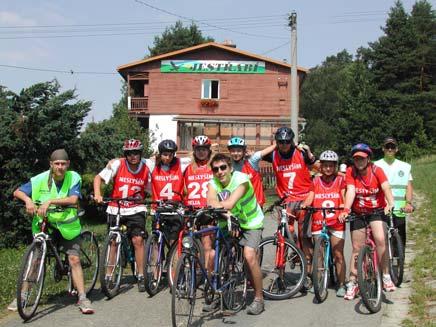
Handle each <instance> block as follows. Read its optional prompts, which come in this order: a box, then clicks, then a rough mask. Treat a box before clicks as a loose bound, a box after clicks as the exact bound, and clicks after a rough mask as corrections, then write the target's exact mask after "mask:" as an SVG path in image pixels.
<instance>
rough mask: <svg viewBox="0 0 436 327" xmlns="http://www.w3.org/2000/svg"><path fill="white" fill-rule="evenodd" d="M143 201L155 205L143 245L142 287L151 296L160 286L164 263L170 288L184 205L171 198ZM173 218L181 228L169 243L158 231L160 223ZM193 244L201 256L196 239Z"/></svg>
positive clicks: (177, 252) (162, 233)
mask: <svg viewBox="0 0 436 327" xmlns="http://www.w3.org/2000/svg"><path fill="white" fill-rule="evenodd" d="M147 203H149V204H155V205H157V207H156V209H155V214H154V221H153V230H152V232H151V234H150V235H149V237H148V239H147V242H146V245H145V263H144V266H145V269H144V281H145V289H146V291H147V293H148V294H149V295H150V296H154V295H155V294H156V293H157V292H158V291H159V289H160V287H161V281H162V273H163V269H164V267H165V266H166V267H167V277H168V284H169V287H170V288H171V287H172V282H173V278H174V269H175V266H176V264H177V260H178V258H179V256H180V254H181V238H183V234H184V232H185V230H186V227H185V226H184V225H185V224H184V223H183V222H184V217H185V210H187V208H186V207H185V206H184V205H183V204H182V203H180V202H174V201H171V200H161V201H150V202H147ZM174 221H177V222H179V223H180V225H181V229H180V231H179V232H178V241H175V242H173V243H172V244H171V242H170V240H168V239H167V236H165V233H164V232H163V231H162V227H163V225H165V224H168V223H169V224H171V223H172V222H174ZM182 224H183V225H182ZM194 245H195V247H196V249H197V251H199V252H200V253H201V254H200V257H201V258H204V251H203V247H202V246H201V242H200V241H199V240H198V239H196V240H195V243H194ZM203 260H204V259H203Z"/></svg>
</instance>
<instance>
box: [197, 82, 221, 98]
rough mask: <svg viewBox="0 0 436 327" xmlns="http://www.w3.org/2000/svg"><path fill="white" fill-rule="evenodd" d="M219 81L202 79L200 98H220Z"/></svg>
mask: <svg viewBox="0 0 436 327" xmlns="http://www.w3.org/2000/svg"><path fill="white" fill-rule="evenodd" d="M219 90H220V81H218V80H211V79H204V80H203V81H202V83H201V98H202V99H219V98H220V92H219Z"/></svg>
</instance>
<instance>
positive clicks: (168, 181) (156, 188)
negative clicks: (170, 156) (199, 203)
mask: <svg viewBox="0 0 436 327" xmlns="http://www.w3.org/2000/svg"><path fill="white" fill-rule="evenodd" d="M175 159H176V162H175V163H174V164H173V165H172V166H171V167H170V169H169V170H168V171H165V170H164V169H163V168H162V166H161V165H156V166H155V167H154V169H153V172H152V174H151V192H152V198H153V201H156V200H174V201H182V197H181V196H180V194H182V192H183V174H182V168H181V164H180V159H179V158H175Z"/></svg>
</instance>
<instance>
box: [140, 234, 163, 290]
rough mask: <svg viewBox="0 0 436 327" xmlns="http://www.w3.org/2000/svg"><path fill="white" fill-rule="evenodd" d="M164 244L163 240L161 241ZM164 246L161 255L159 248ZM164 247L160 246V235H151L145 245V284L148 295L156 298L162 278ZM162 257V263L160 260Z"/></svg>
mask: <svg viewBox="0 0 436 327" xmlns="http://www.w3.org/2000/svg"><path fill="white" fill-rule="evenodd" d="M161 242H163V239H162V240H161ZM160 246H162V250H161V253H159V248H160ZM163 251H164V245H163V244H159V237H158V235H156V234H154V233H151V234H150V236H149V237H148V239H147V242H146V243H145V253H144V254H145V258H144V283H145V290H146V291H147V293H148V295H150V296H154V295H156V294H157V292H158V291H159V286H160V282H161V278H162V268H163V253H162V252H163ZM159 257H160V262H158V258H159Z"/></svg>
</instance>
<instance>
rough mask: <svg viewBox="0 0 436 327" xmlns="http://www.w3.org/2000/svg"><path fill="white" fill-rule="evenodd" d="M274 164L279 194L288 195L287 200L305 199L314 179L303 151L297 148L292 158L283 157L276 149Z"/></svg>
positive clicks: (280, 195) (281, 195)
mask: <svg viewBox="0 0 436 327" xmlns="http://www.w3.org/2000/svg"><path fill="white" fill-rule="evenodd" d="M272 165H273V170H274V174H275V175H276V179H277V185H276V192H277V194H278V196H279V197H280V198H283V197H284V196H285V195H287V199H286V202H291V201H302V200H304V199H305V198H306V197H307V195H308V193H309V191H310V186H311V183H312V180H311V178H310V171H309V168H308V167H307V165H306V163H305V162H304V157H303V154H302V153H301V151H300V150H298V149H297V148H296V149H295V150H294V153H293V154H292V157H291V158H290V159H283V158H282V157H281V156H280V154H279V152H278V151H277V150H274V152H273V162H272Z"/></svg>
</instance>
